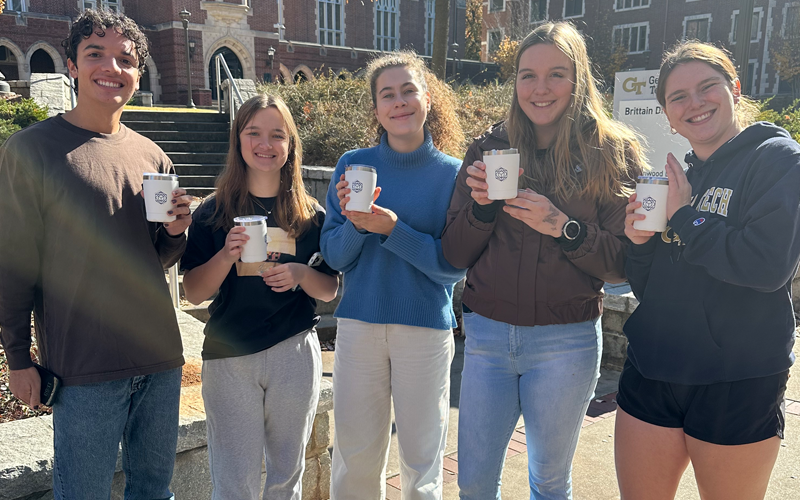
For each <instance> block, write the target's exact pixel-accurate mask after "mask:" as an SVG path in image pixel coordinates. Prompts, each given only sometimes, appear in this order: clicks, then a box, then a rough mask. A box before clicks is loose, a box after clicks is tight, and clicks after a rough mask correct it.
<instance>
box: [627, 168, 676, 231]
mask: <svg viewBox="0 0 800 500" xmlns="http://www.w3.org/2000/svg"><path fill="white" fill-rule="evenodd" d="M668 194H669V179H668V178H667V177H650V176H646V175H640V176H639V179H638V181H637V182H636V201H640V202H642V206H641V207H639V208H637V209H636V210H634V213H637V214H644V215H645V216H646V218H645V219H644V220H635V221H633V228H634V229H638V230H639V231H663V230H665V229H666V228H667V195H668Z"/></svg>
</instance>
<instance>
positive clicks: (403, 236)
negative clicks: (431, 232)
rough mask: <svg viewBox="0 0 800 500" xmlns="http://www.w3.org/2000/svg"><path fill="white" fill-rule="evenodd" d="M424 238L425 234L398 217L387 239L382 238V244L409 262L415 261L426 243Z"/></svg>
mask: <svg viewBox="0 0 800 500" xmlns="http://www.w3.org/2000/svg"><path fill="white" fill-rule="evenodd" d="M424 238H425V236H424V235H423V234H421V233H420V232H419V231H415V230H414V229H412V228H411V227H410V226H408V225H407V224H406V223H405V222H403V221H401V220H400V219H397V222H396V223H395V226H394V229H392V232H391V233H390V234H389V236H388V237H387V238H386V239H382V240H383V241H382V242H381V246H383V248H385V249H387V250H389V251H391V252H392V253H394V254H396V255H397V256H399V257H402V258H403V259H404V260H405V261H407V262H414V260H415V259H416V258H417V256H418V255H419V252H420V250H421V249H422V246H423V245H424V244H425V242H424Z"/></svg>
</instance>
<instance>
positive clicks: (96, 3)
mask: <svg viewBox="0 0 800 500" xmlns="http://www.w3.org/2000/svg"><path fill="white" fill-rule="evenodd" d="M78 8H79V9H94V10H98V9H106V10H110V11H113V12H122V0H81V1H80V2H78Z"/></svg>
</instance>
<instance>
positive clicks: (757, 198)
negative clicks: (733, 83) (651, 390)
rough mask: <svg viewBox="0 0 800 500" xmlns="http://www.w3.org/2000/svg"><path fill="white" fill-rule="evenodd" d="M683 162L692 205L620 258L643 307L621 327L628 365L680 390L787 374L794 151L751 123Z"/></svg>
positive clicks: (797, 207) (795, 223)
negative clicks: (685, 386) (707, 152)
mask: <svg viewBox="0 0 800 500" xmlns="http://www.w3.org/2000/svg"><path fill="white" fill-rule="evenodd" d="M685 161H686V163H687V164H688V165H689V169H688V171H687V173H686V175H687V178H688V179H689V183H690V184H691V185H692V199H691V204H690V205H687V206H684V207H682V208H680V209H679V210H678V211H676V212H675V214H674V215H673V216H672V218H671V219H670V221H669V223H668V226H669V227H667V229H666V230H665V231H664V232H663V233H656V235H655V236H653V237H652V238H651V239H650V241H648V242H647V243H645V244H643V245H631V247H630V250H629V253H628V261H627V263H626V268H625V270H626V274H627V276H628V280H629V281H630V284H631V288H632V290H633V293H634V295H635V296H636V298H637V299H639V301H640V304H639V306H638V308H637V309H636V311H634V313H633V314H632V315H631V317H630V318H629V319H628V321H627V322H626V323H625V326H624V332H625V335H626V336H627V337H628V342H629V344H628V358H629V360H630V361H631V363H632V364H633V365H634V366H635V367H636V369H637V370H639V372H640V373H641V374H642V375H643V376H644V377H645V378H648V379H653V380H661V381H665V382H671V383H676V384H688V385H700V384H712V383H718V382H732V381H736V380H744V379H749V378H756V377H765V376H768V375H773V374H777V373H780V372H783V371H785V370H787V369H788V368H789V367H790V366H791V365H792V363H793V362H794V355H793V354H792V347H793V345H794V328H795V320H794V311H793V309H792V278H793V277H794V275H795V274H796V272H797V268H798V261H800V145H798V143H797V142H795V141H794V140H792V138H791V136H790V135H789V134H788V133H787V132H786V131H785V130H783V129H782V128H780V127H777V126H775V125H773V124H771V123H766V122H759V123H755V124H753V125H751V126H750V127H748V128H746V129H745V130H743V131H742V132H741V133H739V134H738V135H737V136H736V137H734V138H733V139H731V140H729V141H728V142H726V143H725V144H723V145H722V146H721V147H720V148H719V149H717V150H716V151H715V152H714V153H713V154H712V155H711V156H710V157H709V158H708V159H707V160H706V161H701V160H699V159H698V158H697V156H695V155H694V153H693V152H689V153H688V154H687V155H686V158H685Z"/></svg>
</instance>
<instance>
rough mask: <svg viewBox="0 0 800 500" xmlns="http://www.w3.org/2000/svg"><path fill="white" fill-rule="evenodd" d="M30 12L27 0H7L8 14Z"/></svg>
mask: <svg viewBox="0 0 800 500" xmlns="http://www.w3.org/2000/svg"><path fill="white" fill-rule="evenodd" d="M26 10H28V8H27V5H25V0H6V9H5V11H6V12H25V11H26Z"/></svg>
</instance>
